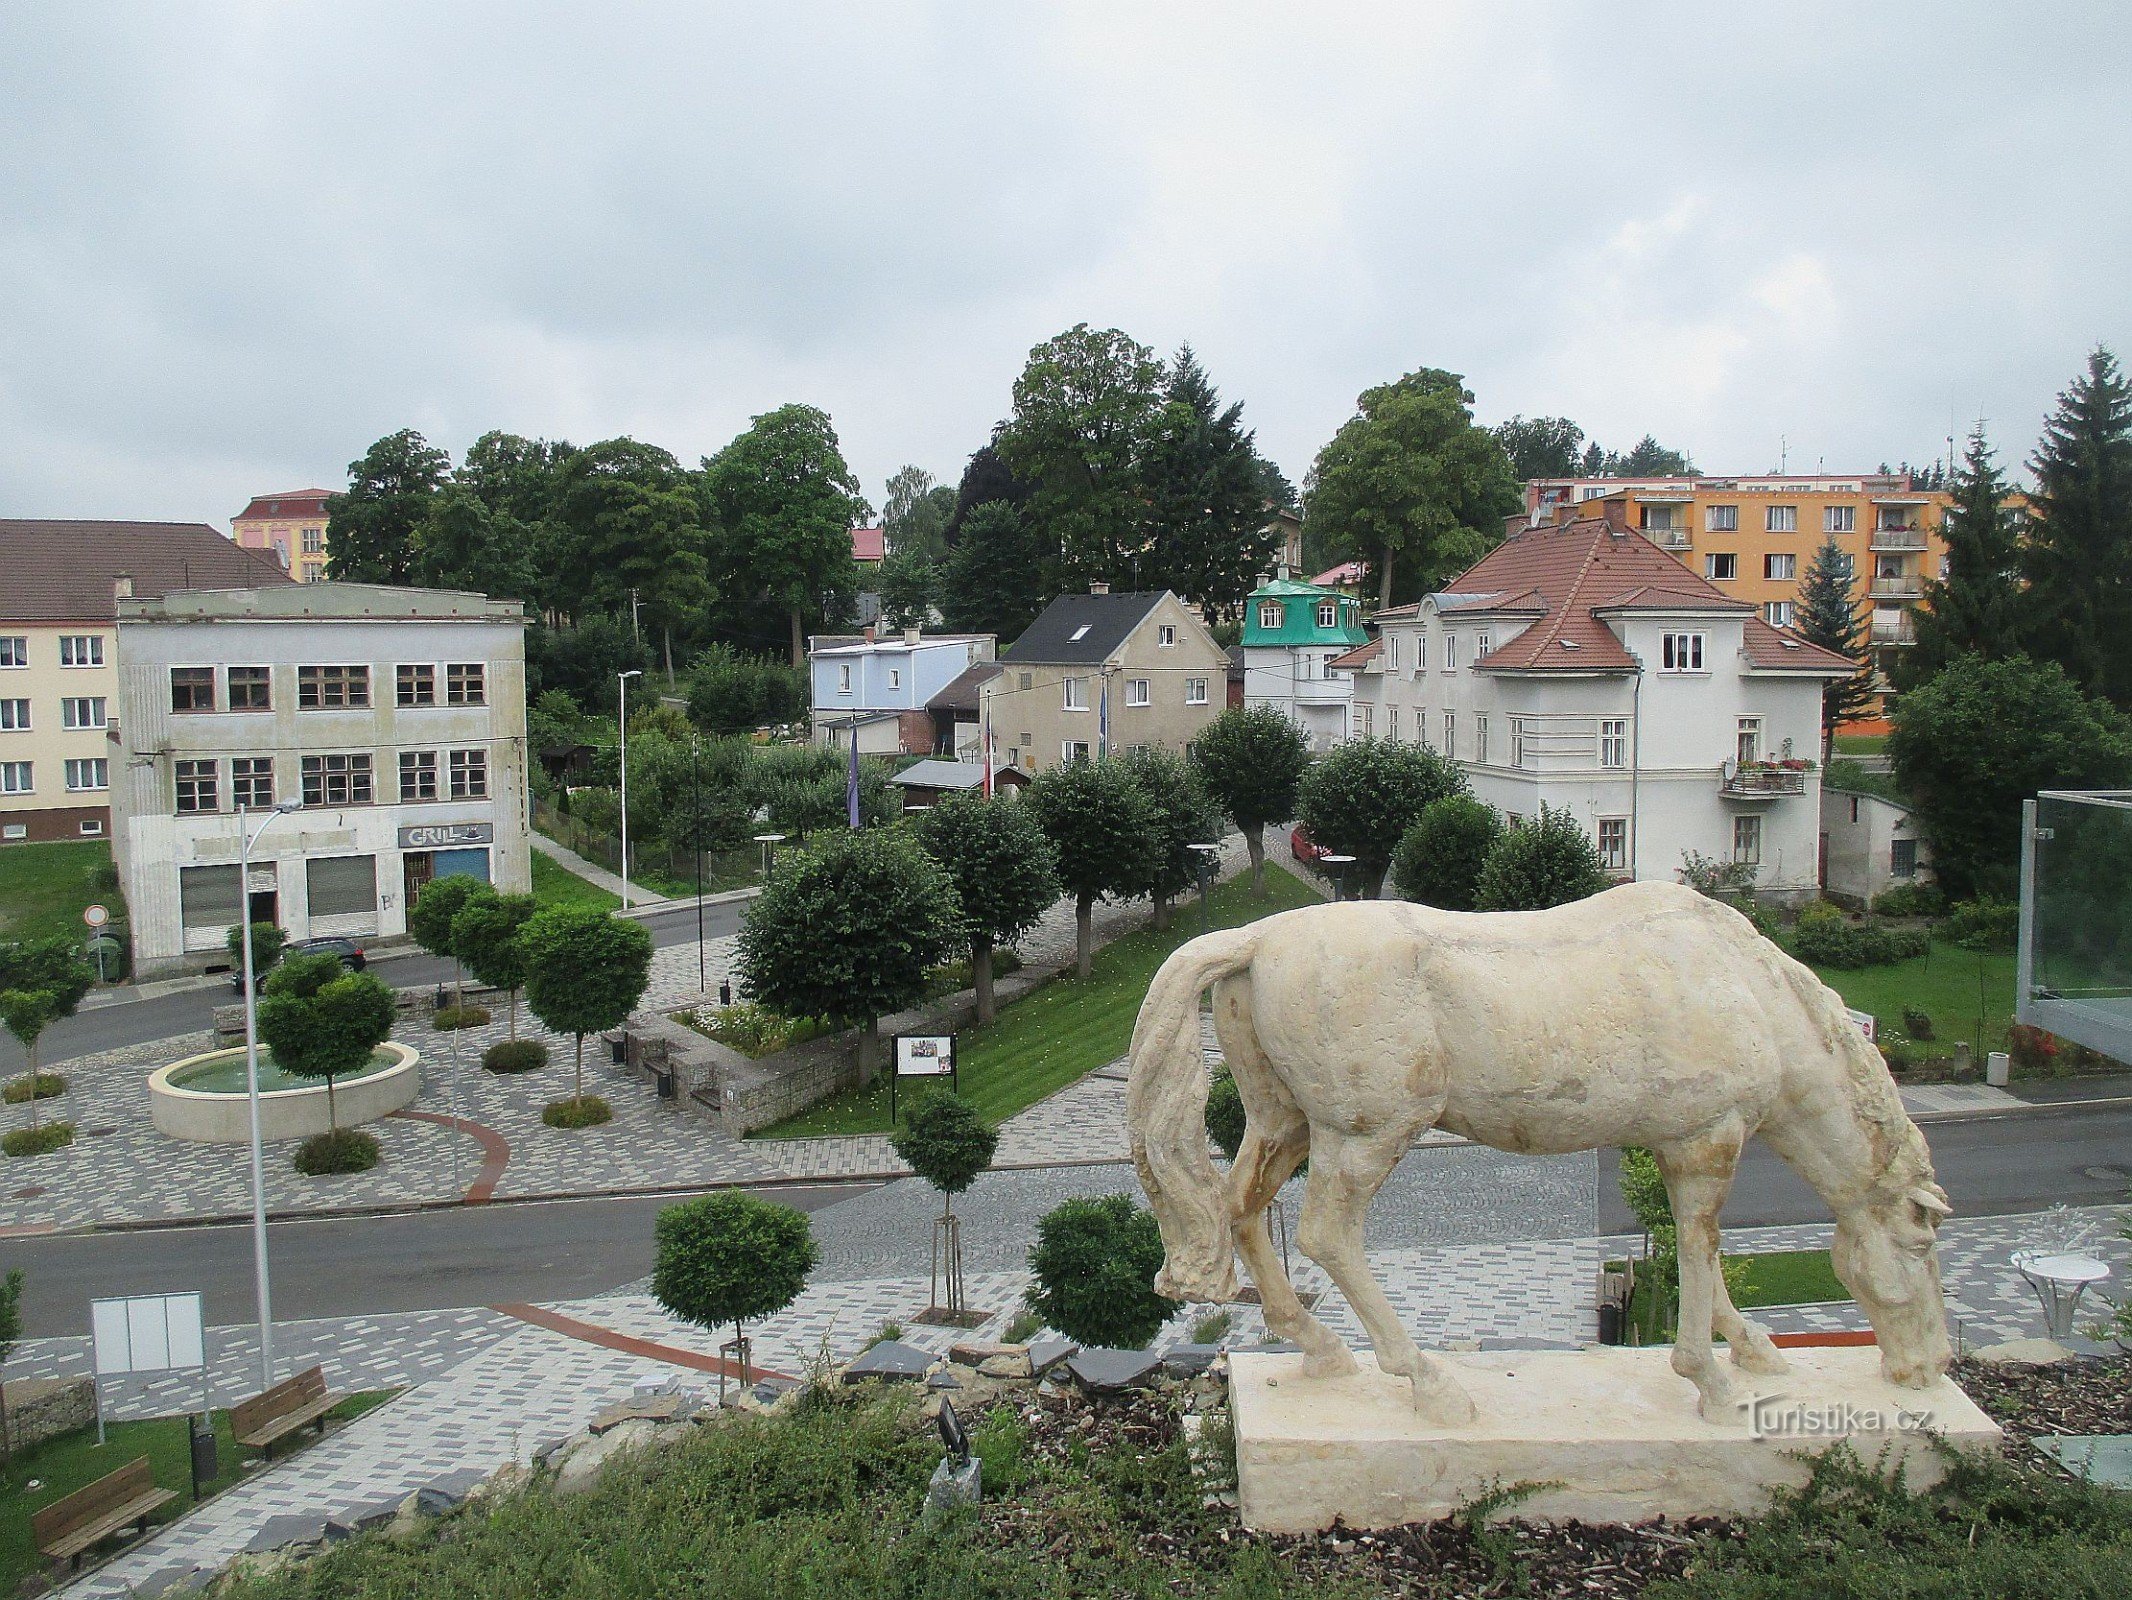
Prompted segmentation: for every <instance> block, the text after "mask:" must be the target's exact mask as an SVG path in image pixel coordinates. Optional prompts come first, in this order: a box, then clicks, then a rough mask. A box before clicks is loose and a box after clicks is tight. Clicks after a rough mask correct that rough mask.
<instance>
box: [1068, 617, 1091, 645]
mask: <svg viewBox="0 0 2132 1600" xmlns="http://www.w3.org/2000/svg"><path fill="white" fill-rule="evenodd" d="M1094 626H1095V624H1094V623H1092V622H1084V623H1082V624H1081V625H1080V626H1079V627H1078V628H1076V629H1074V630H1073V632H1072V633H1070V634H1068V635H1067V636H1066V642H1067V643H1068V644H1079V643H1080V642H1081V641H1082V640H1083V639H1085V638H1087V637H1088V630H1089V629H1090V628H1092V627H1094Z"/></svg>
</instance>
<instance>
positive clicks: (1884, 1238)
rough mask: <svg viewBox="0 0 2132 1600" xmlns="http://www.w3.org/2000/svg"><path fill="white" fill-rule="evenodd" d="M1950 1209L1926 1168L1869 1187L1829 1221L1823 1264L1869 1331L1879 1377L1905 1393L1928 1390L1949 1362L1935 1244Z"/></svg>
mask: <svg viewBox="0 0 2132 1600" xmlns="http://www.w3.org/2000/svg"><path fill="white" fill-rule="evenodd" d="M1953 1209H1954V1208H1953V1207H1952V1206H1950V1205H1949V1204H1948V1203H1947V1191H1946V1190H1944V1189H1942V1188H1941V1187H1940V1186H1939V1185H1938V1184H1937V1183H1935V1182H1933V1181H1932V1173H1931V1169H1930V1168H1926V1169H1925V1171H1924V1172H1923V1173H1922V1174H1920V1175H1918V1176H1916V1177H1914V1178H1912V1179H1911V1180H1909V1181H1907V1182H1901V1181H1898V1182H1884V1183H1882V1184H1879V1185H1876V1186H1875V1187H1874V1188H1873V1190H1872V1191H1870V1192H1869V1193H1868V1194H1867V1195H1866V1196H1865V1197H1864V1198H1863V1199H1862V1200H1860V1201H1858V1202H1857V1203H1856V1204H1855V1205H1852V1206H1850V1207H1848V1208H1846V1209H1845V1210H1844V1211H1843V1212H1842V1213H1841V1214H1839V1215H1838V1217H1837V1219H1836V1240H1835V1243H1834V1245H1833V1246H1832V1247H1831V1248H1830V1251H1829V1261H1830V1264H1831V1265H1832V1266H1834V1267H1835V1269H1836V1276H1837V1277H1839V1278H1841V1279H1842V1280H1843V1283H1844V1286H1845V1287H1846V1288H1848V1289H1849V1290H1850V1291H1851V1293H1852V1294H1853V1295H1854V1296H1855V1297H1856V1298H1857V1300H1858V1304H1859V1305H1860V1306H1861V1307H1862V1308H1863V1309H1864V1311H1865V1314H1866V1319H1867V1320H1868V1321H1869V1322H1871V1323H1872V1325H1873V1332H1874V1334H1875V1335H1876V1336H1877V1337H1878V1338H1879V1340H1880V1370H1881V1372H1882V1374H1883V1375H1885V1376H1886V1378H1887V1379H1888V1381H1889V1382H1890V1383H1898V1384H1901V1385H1903V1386H1904V1387H1905V1388H1910V1389H1922V1388H1925V1387H1926V1386H1928V1385H1929V1384H1930V1383H1931V1382H1932V1381H1933V1380H1934V1379H1935V1378H1937V1377H1938V1376H1939V1375H1940V1374H1941V1373H1942V1372H1944V1371H1946V1370H1947V1362H1948V1359H1949V1357H1950V1356H1951V1354H1952V1352H1951V1351H1950V1350H1949V1348H1948V1344H1947V1307H1946V1302H1945V1301H1944V1300H1943V1299H1942V1298H1941V1296H1940V1264H1939V1249H1938V1244H1939V1225H1940V1219H1941V1218H1942V1217H1946V1216H1949V1215H1951V1214H1952V1212H1953Z"/></svg>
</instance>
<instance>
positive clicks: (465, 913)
mask: <svg viewBox="0 0 2132 1600" xmlns="http://www.w3.org/2000/svg"><path fill="white" fill-rule="evenodd" d="M447 881H449V880H447ZM539 910H540V907H539V906H538V905H537V904H536V903H535V902H534V899H533V897H532V896H531V895H529V894H497V893H496V892H495V891H494V890H492V889H489V888H487V887H486V886H484V887H483V889H482V892H481V893H479V894H474V895H469V896H468V897H467V899H466V903H465V904H464V905H462V906H461V907H460V908H459V914H458V915H457V916H455V917H453V918H452V932H451V942H452V951H453V954H454V955H456V956H457V958H458V959H459V960H461V961H463V962H465V963H466V965H467V966H468V967H470V968H471V969H472V970H473V974H474V977H475V978H476V979H477V980H478V981H479V982H482V983H485V984H487V985H488V986H489V987H490V988H491V989H501V990H503V991H504V993H505V994H506V995H508V996H509V1001H510V1011H509V1016H510V1036H511V1037H512V1038H513V1039H516V1038H517V1037H518V991H519V990H520V989H522V988H524V987H525V983H526V953H525V950H524V948H523V947H522V946H521V945H520V944H519V940H518V935H519V933H520V932H521V931H522V930H523V929H524V927H525V925H526V924H527V923H528V922H531V921H532V920H533V918H534V916H535V915H536V914H537V913H538V912H539Z"/></svg>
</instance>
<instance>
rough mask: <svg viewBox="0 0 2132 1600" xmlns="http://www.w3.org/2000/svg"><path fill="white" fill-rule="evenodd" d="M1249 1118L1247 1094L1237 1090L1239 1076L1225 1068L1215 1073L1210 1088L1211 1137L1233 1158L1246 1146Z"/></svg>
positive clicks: (1224, 1152) (1208, 1103) (1220, 1148)
mask: <svg viewBox="0 0 2132 1600" xmlns="http://www.w3.org/2000/svg"><path fill="white" fill-rule="evenodd" d="M1245 1121H1246V1119H1245V1116H1244V1097H1243V1095H1242V1094H1241V1093H1239V1092H1238V1090H1237V1087H1236V1079H1235V1078H1233V1077H1231V1076H1230V1074H1229V1072H1228V1070H1227V1069H1226V1068H1224V1069H1223V1070H1221V1071H1219V1072H1217V1073H1215V1074H1214V1081H1213V1083H1212V1084H1211V1085H1209V1086H1208V1089H1207V1137H1208V1138H1210V1139H1212V1140H1213V1141H1214V1148H1215V1149H1217V1150H1219V1151H1220V1152H1221V1153H1222V1154H1223V1155H1225V1156H1227V1157H1228V1158H1229V1159H1230V1160H1231V1161H1234V1160H1235V1159H1236V1152H1237V1151H1239V1150H1241V1149H1242V1148H1243V1147H1244V1125H1245Z"/></svg>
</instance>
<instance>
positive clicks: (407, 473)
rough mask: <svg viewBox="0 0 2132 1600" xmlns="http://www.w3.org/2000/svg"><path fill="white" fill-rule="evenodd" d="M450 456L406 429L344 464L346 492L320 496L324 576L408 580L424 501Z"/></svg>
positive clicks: (439, 482) (438, 484)
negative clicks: (322, 498)
mask: <svg viewBox="0 0 2132 1600" xmlns="http://www.w3.org/2000/svg"><path fill="white" fill-rule="evenodd" d="M451 468H452V458H451V457H450V456H448V455H446V454H445V453H444V452H443V451H442V450H439V449H437V448H436V447H435V446H433V445H432V444H431V443H430V442H429V441H428V440H427V439H425V438H423V437H422V435H420V434H419V433H417V432H415V430H414V429H412V428H402V429H401V430H400V431H399V432H398V433H392V434H387V435H386V436H385V437H384V438H382V439H380V440H378V442H377V443H376V444H374V445H372V446H371V447H370V448H369V449H368V450H366V451H364V452H363V456H362V459H361V460H359V461H351V462H349V463H348V492H347V493H346V494H336V495H329V496H328V497H327V499H326V576H327V577H329V578H337V579H340V580H341V581H342V582H345V583H413V582H414V581H415V572H416V564H417V561H418V559H419V552H420V541H419V534H420V532H421V528H422V524H423V522H424V521H425V520H426V519H427V517H428V515H429V506H430V501H431V500H432V499H433V498H434V497H435V496H436V493H437V491H438V490H439V489H441V488H443V487H444V482H445V480H446V479H447V478H448V477H450V476H451Z"/></svg>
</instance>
